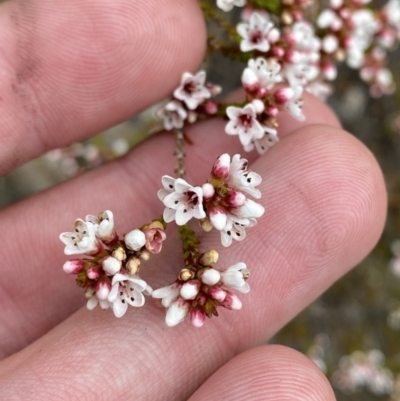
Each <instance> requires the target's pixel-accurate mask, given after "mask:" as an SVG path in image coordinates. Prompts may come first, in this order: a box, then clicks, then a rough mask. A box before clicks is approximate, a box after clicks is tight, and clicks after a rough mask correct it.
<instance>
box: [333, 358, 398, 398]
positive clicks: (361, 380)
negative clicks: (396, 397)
mask: <svg viewBox="0 0 400 401" xmlns="http://www.w3.org/2000/svg"><path fill="white" fill-rule="evenodd" d="M384 362H385V356H384V355H383V353H382V352H381V351H380V350H371V351H369V352H367V353H365V352H362V351H355V352H353V353H352V354H351V355H349V356H344V357H342V358H340V361H339V367H338V369H337V370H336V371H334V372H333V375H332V380H333V383H334V385H335V386H336V387H338V388H339V389H340V390H341V391H342V392H344V393H354V392H357V391H360V390H361V389H363V388H365V389H367V390H368V391H370V392H371V393H373V394H375V395H377V396H383V395H387V394H390V393H391V391H392V389H393V373H392V372H391V371H390V370H389V369H388V368H385V367H384Z"/></svg>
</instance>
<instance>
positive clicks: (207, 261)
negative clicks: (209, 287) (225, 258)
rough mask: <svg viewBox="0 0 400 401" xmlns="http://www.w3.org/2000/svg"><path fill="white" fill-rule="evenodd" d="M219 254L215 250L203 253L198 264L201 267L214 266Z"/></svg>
mask: <svg viewBox="0 0 400 401" xmlns="http://www.w3.org/2000/svg"><path fill="white" fill-rule="evenodd" d="M218 257H219V254H218V252H217V251H216V250H215V249H211V251H208V252H206V253H204V254H203V255H202V256H201V258H200V263H201V264H202V265H203V266H214V265H215V264H216V263H217V262H218Z"/></svg>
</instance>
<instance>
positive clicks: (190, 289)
mask: <svg viewBox="0 0 400 401" xmlns="http://www.w3.org/2000/svg"><path fill="white" fill-rule="evenodd" d="M186 232H187V236H188V237H190V236H191V231H190V230H189V231H187V230H186ZM184 244H185V242H184ZM189 252H190V251H189ZM187 260H189V258H187ZM217 261H218V253H217V251H215V250H211V251H208V252H206V253H204V254H202V255H200V256H197V253H196V255H195V257H194V258H192V259H190V262H189V261H188V262H187V266H186V267H185V268H184V269H182V271H181V272H180V275H179V277H178V279H177V280H176V281H175V282H174V283H173V284H171V285H169V286H167V287H163V288H160V289H157V290H155V291H153V293H152V296H153V298H160V299H161V300H162V301H161V302H162V305H163V306H164V307H165V308H166V309H167V313H166V317H165V323H166V324H167V326H169V327H173V326H176V325H177V324H179V323H181V322H183V321H184V320H185V319H186V318H187V317H189V320H190V322H191V323H192V324H193V325H194V326H195V327H201V326H203V324H204V322H205V319H206V317H209V318H210V317H211V316H218V312H217V308H218V307H219V306H222V307H224V308H226V309H230V310H239V309H241V307H242V303H241V301H240V299H239V298H238V297H237V296H236V295H235V294H234V293H232V290H236V291H239V292H242V293H247V292H249V291H250V287H249V285H248V283H247V282H246V280H247V278H248V277H249V274H250V273H249V271H248V270H247V267H246V264H245V263H243V262H239V263H237V264H235V265H233V266H231V267H229V268H227V269H219V268H216V267H215V266H214V265H215V264H216V263H217Z"/></svg>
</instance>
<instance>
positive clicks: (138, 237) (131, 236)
mask: <svg viewBox="0 0 400 401" xmlns="http://www.w3.org/2000/svg"><path fill="white" fill-rule="evenodd" d="M145 243H146V236H145V235H144V232H143V231H141V230H139V229H135V230H132V231H131V232H129V233H128V234H126V235H125V244H126V246H127V247H128V248H129V249H132V250H133V251H138V250H139V249H141V248H142V247H143V246H144V244H145Z"/></svg>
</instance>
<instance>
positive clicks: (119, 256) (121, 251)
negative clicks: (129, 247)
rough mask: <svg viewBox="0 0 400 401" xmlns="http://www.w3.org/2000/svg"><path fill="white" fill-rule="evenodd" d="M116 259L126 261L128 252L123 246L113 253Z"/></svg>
mask: <svg viewBox="0 0 400 401" xmlns="http://www.w3.org/2000/svg"><path fill="white" fill-rule="evenodd" d="M112 256H114V258H115V259H117V260H120V261H121V262H122V261H123V260H125V259H126V252H125V249H124V248H122V246H120V247H118V248H117V249H116V250H115V251H114V252H113V253H112Z"/></svg>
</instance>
